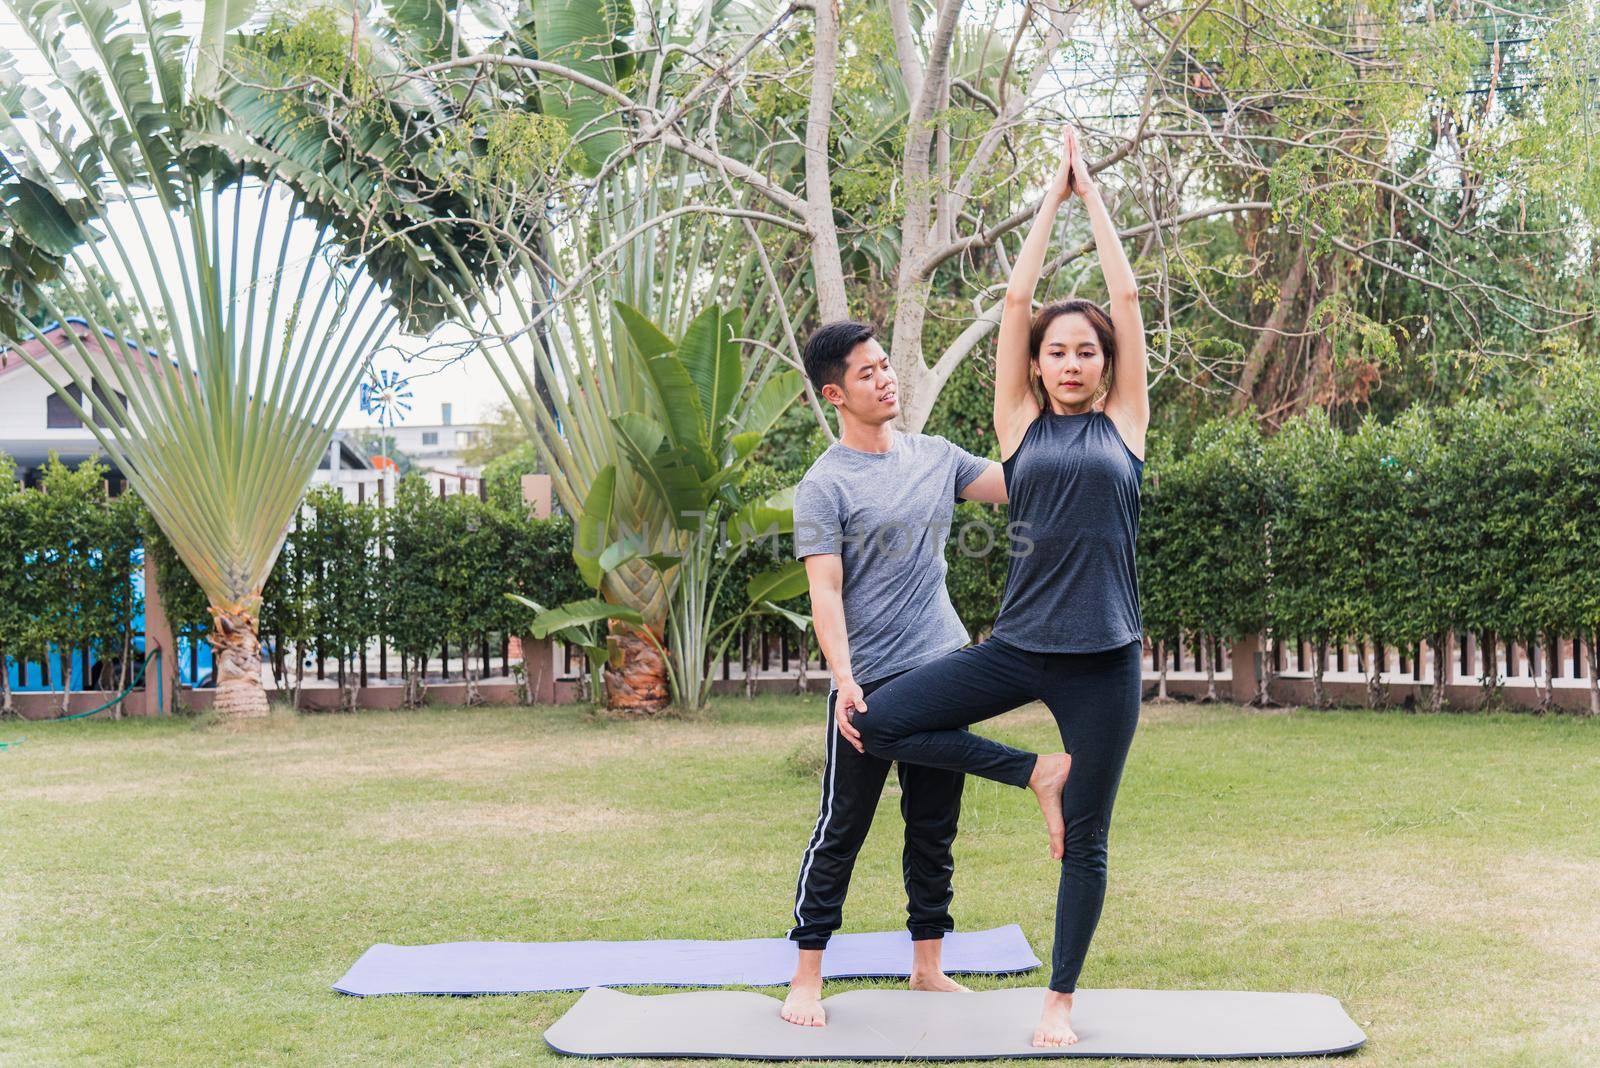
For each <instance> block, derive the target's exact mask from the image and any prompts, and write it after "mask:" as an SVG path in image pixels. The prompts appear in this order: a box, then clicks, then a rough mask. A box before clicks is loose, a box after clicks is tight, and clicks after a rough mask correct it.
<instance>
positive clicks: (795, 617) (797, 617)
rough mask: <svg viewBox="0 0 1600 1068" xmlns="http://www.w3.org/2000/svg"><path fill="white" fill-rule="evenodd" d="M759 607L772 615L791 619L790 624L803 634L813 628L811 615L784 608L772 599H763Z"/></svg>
mask: <svg viewBox="0 0 1600 1068" xmlns="http://www.w3.org/2000/svg"><path fill="white" fill-rule="evenodd" d="M757 607H758V608H759V609H760V610H761V611H762V612H765V613H769V614H771V615H777V616H782V617H783V618H784V619H787V620H788V621H789V625H790V626H792V627H794V629H795V630H797V631H799V632H800V633H801V634H804V633H805V632H806V631H807V630H809V629H811V617H810V616H807V615H802V614H800V613H799V612H795V611H791V610H790V609H788V608H784V607H783V606H782V605H776V604H773V603H772V602H771V601H762V602H761V603H760V604H759V605H757Z"/></svg>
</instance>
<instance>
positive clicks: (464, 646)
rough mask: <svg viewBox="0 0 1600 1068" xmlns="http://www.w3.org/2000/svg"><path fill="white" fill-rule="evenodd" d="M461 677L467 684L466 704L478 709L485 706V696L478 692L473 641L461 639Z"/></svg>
mask: <svg viewBox="0 0 1600 1068" xmlns="http://www.w3.org/2000/svg"><path fill="white" fill-rule="evenodd" d="M461 677H462V678H463V679H465V680H466V683H467V697H466V704H467V707H468V708H476V707H478V706H479V705H481V704H483V694H482V693H481V692H479V690H478V665H477V664H476V663H475V662H474V661H473V658H472V639H471V638H470V637H468V638H462V639H461Z"/></svg>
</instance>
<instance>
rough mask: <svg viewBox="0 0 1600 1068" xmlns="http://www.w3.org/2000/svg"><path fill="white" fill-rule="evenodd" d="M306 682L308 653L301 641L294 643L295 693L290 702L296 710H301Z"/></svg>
mask: <svg viewBox="0 0 1600 1068" xmlns="http://www.w3.org/2000/svg"><path fill="white" fill-rule="evenodd" d="M305 683H306V655H305V650H304V649H302V648H300V643H299V642H295V644H294V693H293V694H292V695H291V696H290V698H289V704H290V705H291V706H292V707H293V708H294V710H295V711H296V712H298V711H300V691H301V690H303V689H304V688H305Z"/></svg>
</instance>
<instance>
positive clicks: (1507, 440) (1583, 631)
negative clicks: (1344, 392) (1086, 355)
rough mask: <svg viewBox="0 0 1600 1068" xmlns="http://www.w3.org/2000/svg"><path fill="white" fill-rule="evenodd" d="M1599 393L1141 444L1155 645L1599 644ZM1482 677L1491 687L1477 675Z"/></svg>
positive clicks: (1224, 429)
mask: <svg viewBox="0 0 1600 1068" xmlns="http://www.w3.org/2000/svg"><path fill="white" fill-rule="evenodd" d="M1597 555H1600V386H1597V384H1596V381H1595V376H1593V375H1592V373H1591V374H1581V373H1569V374H1567V375H1565V376H1564V377H1562V378H1560V379H1558V380H1556V381H1553V382H1552V383H1550V388H1549V393H1548V397H1547V400H1546V403H1545V404H1543V405H1540V406H1538V407H1527V408H1518V409H1514V410H1505V409H1502V408H1499V407H1496V406H1495V405H1493V404H1491V403H1489V402H1487V401H1471V402H1467V403H1463V404H1459V405H1456V406H1454V407H1451V408H1445V409H1439V410H1432V411H1430V410H1423V409H1413V410H1410V411H1407V412H1405V413H1404V414H1402V415H1401V416H1400V417H1399V418H1398V419H1396V420H1395V421H1394V422H1393V423H1390V424H1381V423H1378V422H1377V421H1375V420H1369V421H1367V422H1365V423H1364V424H1362V425H1361V426H1360V427H1359V428H1358V429H1357V430H1356V431H1355V432H1353V433H1345V432H1342V431H1340V430H1338V429H1336V428H1334V427H1332V426H1330V425H1329V423H1328V421H1327V419H1326V417H1324V416H1323V414H1322V413H1321V412H1320V411H1313V412H1311V413H1309V414H1307V415H1304V416H1301V417H1299V418H1297V419H1294V420H1292V421H1290V422H1289V423H1288V424H1287V425H1285V426H1284V427H1283V428H1282V429H1281V430H1280V431H1279V432H1278V433H1277V434H1275V435H1273V436H1272V437H1270V438H1266V439H1263V438H1262V437H1261V436H1260V435H1259V434H1258V433H1257V431H1256V429H1255V423H1254V420H1253V418H1251V417H1249V416H1243V417H1240V418H1237V419H1232V420H1224V421H1220V422H1217V423H1213V424H1211V425H1209V426H1207V427H1206V428H1204V429H1203V430H1202V432H1200V433H1199V434H1198V435H1197V436H1196V438H1195V440H1194V442H1193V443H1192V446H1191V447H1190V448H1189V449H1187V450H1186V451H1184V452H1183V453H1182V454H1181V455H1173V454H1172V453H1171V452H1170V451H1168V450H1167V449H1166V448H1165V446H1164V444H1163V443H1161V442H1159V441H1155V442H1152V448H1151V451H1150V456H1149V464H1148V466H1147V468H1146V471H1145V482H1144V490H1143V498H1142V517H1141V531H1140V546H1139V575H1140V592H1141V597H1142V600H1143V608H1144V617H1145V626H1146V629H1147V631H1148V632H1149V633H1150V634H1152V635H1154V636H1157V637H1163V638H1168V639H1171V638H1175V637H1176V636H1177V635H1180V634H1193V633H1200V634H1209V635H1215V636H1218V637H1221V638H1224V639H1226V638H1231V637H1237V636H1239V635H1242V634H1247V633H1251V632H1270V633H1272V634H1275V635H1277V636H1278V637H1280V638H1286V639H1290V640H1304V641H1308V642H1312V643H1314V644H1317V645H1320V644H1324V643H1327V644H1333V643H1340V642H1374V643H1377V644H1379V645H1381V646H1383V647H1388V648H1401V649H1411V648H1413V647H1414V646H1415V645H1416V644H1417V643H1419V642H1423V641H1426V642H1429V643H1430V644H1431V645H1433V646H1434V647H1435V648H1438V647H1439V644H1440V643H1441V642H1442V640H1443V638H1444V636H1445V635H1446V634H1449V633H1462V632H1468V633H1473V634H1477V635H1479V636H1480V638H1481V639H1482V640H1483V641H1484V642H1485V645H1486V647H1487V646H1489V645H1490V644H1491V643H1494V642H1496V641H1512V642H1518V643H1522V644H1526V645H1537V644H1539V643H1541V642H1548V641H1551V640H1554V639H1555V638H1557V637H1568V636H1573V635H1580V636H1583V637H1584V638H1585V639H1586V640H1587V641H1588V642H1590V643H1593V642H1594V641H1595V640H1596V639H1597V638H1600V567H1596V566H1595V565H1596V559H1597ZM1486 685H1487V686H1489V687H1491V688H1492V687H1493V686H1494V685H1495V680H1494V679H1493V677H1492V673H1491V676H1490V677H1489V678H1488V679H1487V680H1486Z"/></svg>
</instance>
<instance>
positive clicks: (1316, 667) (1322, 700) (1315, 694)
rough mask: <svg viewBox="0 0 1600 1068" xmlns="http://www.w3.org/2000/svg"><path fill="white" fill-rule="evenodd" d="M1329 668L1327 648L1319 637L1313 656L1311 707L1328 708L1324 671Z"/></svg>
mask: <svg viewBox="0 0 1600 1068" xmlns="http://www.w3.org/2000/svg"><path fill="white" fill-rule="evenodd" d="M1326 670H1327V649H1326V647H1325V646H1324V645H1323V643H1322V641H1321V640H1320V639H1318V641H1317V643H1316V649H1315V650H1314V651H1313V653H1312V656H1311V707H1312V708H1327V707H1328V700H1327V698H1328V695H1327V692H1326V690H1325V689H1324V688H1323V685H1322V673H1323V672H1324V671H1326Z"/></svg>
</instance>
